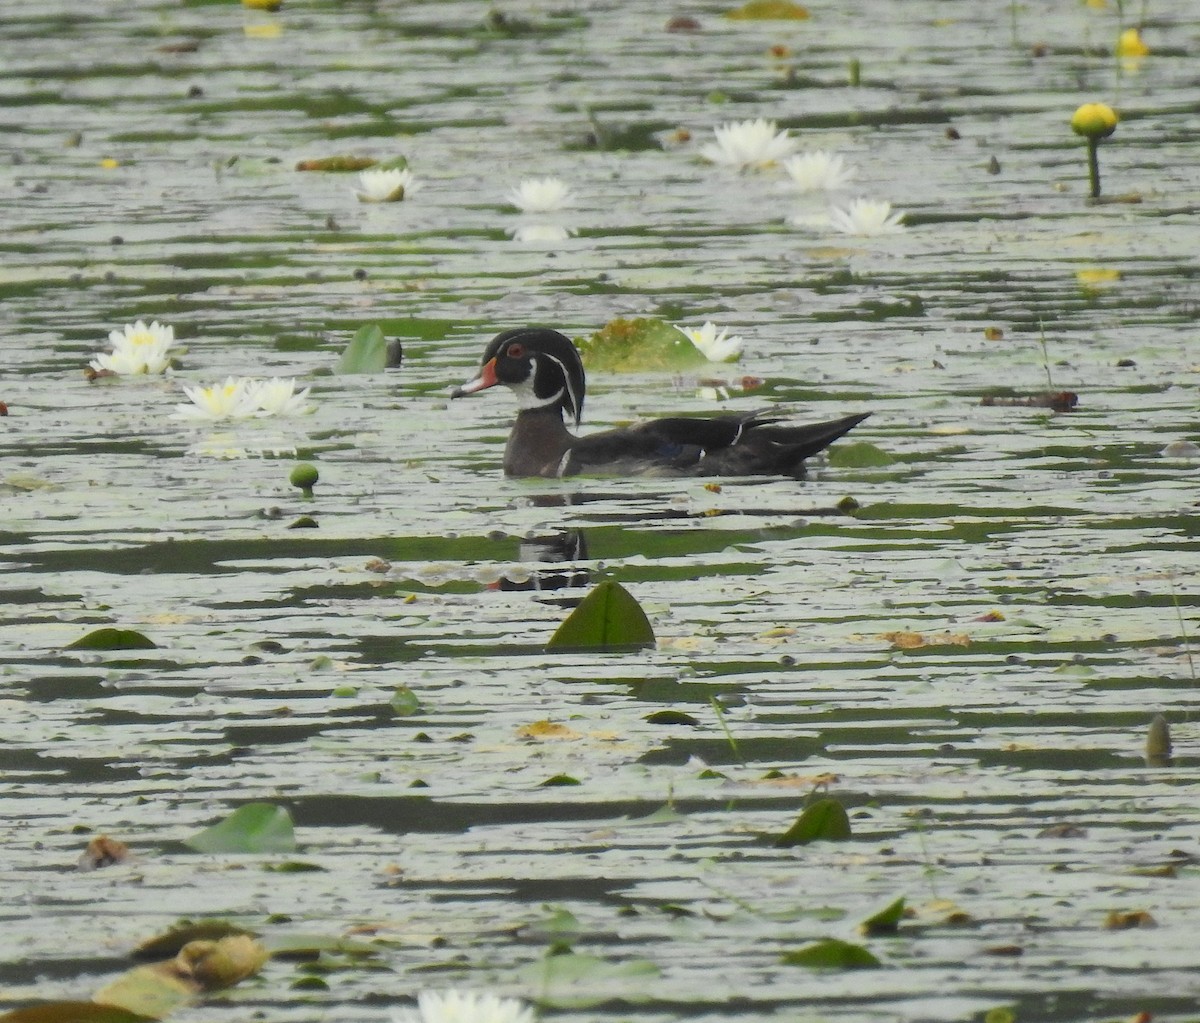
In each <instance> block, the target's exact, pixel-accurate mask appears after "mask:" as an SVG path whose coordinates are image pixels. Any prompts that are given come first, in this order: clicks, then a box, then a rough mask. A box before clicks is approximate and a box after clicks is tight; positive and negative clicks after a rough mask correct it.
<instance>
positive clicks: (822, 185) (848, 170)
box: [783, 149, 858, 192]
mask: <svg viewBox="0 0 1200 1023" xmlns="http://www.w3.org/2000/svg"><path fill="white" fill-rule="evenodd" d="M783 169H784V170H785V171H787V172H788V176H789V177H790V178H791V179H792V181H793V182H795V184H796V187H797V188H798V189H799V190H800V191H801V192H835V191H837V190H838V189H839V188H845V187H846V185H848V184H849V183H850V182H851V181H853V180H854V179H855V177H857V176H858V168H857V167H855V166H853V165H852V164H848V163H846V161H845V160H844V159H842V156H841V154H839V153H830V152H829V151H828V150H825V149H818V150H816V151H814V152H811V153H800V154H798V155H797V156H793V157H789V158H788V159H787V160H785V161H784V164H783Z"/></svg>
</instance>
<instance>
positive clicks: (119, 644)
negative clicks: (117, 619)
mask: <svg viewBox="0 0 1200 1023" xmlns="http://www.w3.org/2000/svg"><path fill="white" fill-rule="evenodd" d="M67 649H68V650H157V649H158V644H157V643H155V642H154V641H153V640H151V639H148V638H147V637H146V636H143V635H142V634H141V633H140V632H137V631H136V630H134V629H114V628H104V629H96V630H95V631H93V632H89V633H88V634H87V635H86V636H82V637H80V638H79V639H77V640H75V642H74V643H68V644H67Z"/></svg>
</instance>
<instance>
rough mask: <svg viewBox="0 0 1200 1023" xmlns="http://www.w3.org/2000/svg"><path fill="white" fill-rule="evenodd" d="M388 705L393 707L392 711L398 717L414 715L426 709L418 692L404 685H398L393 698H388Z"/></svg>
mask: <svg viewBox="0 0 1200 1023" xmlns="http://www.w3.org/2000/svg"><path fill="white" fill-rule="evenodd" d="M388 706H389V707H391V708H392V713H393V714H395V715H396V717H398V718H409V717H412V716H413V715H414V714H419V713H420V712H421V711H422V710H423V709H424V708H423V707H422V706H421V701H420V699H418V698H417V694H416V693H414V692H413V691H412V690H411V689H409V688H408V686H404V685H401V686H396V688H395V690H394V691H393V693H392V698H391V699H390V700H388Z"/></svg>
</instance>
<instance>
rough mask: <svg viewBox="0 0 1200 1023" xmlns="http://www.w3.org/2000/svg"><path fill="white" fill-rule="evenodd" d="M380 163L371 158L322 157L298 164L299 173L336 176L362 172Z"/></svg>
mask: <svg viewBox="0 0 1200 1023" xmlns="http://www.w3.org/2000/svg"><path fill="white" fill-rule="evenodd" d="M378 162H379V161H378V160H375V159H372V158H371V157H369V156H322V157H319V158H318V159H316V160H301V161H300V162H299V163H297V164H296V170H298V171H327V172H332V173H335V174H338V173H344V172H346V171H361V170H366V169H367V168H368V167H374V166H375V164H377V163H378Z"/></svg>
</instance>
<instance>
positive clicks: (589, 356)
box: [577, 317, 708, 373]
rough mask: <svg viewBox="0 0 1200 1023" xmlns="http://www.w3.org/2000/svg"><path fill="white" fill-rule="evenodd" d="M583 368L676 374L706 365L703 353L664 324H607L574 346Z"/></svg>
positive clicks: (648, 321)
mask: <svg viewBox="0 0 1200 1023" xmlns="http://www.w3.org/2000/svg"><path fill="white" fill-rule="evenodd" d="M577 346H578V348H579V354H580V355H581V356H582V357H583V364H584V366H586V367H587V368H588V369H594V370H599V371H601V372H606V373H650V372H664V371H665V372H678V371H680V370H685V369H694V368H696V367H698V366H704V365H706V364H707V363H708V359H707V358H705V356H704V353H703V352H701V351H700V349H699V348H697V347H696V346H695V345H694V344H692V342H691V339H690V338H689V337H688V336H687V335H686V334H684V333H683V331H681V330H680V329H679V328H678V327H675V326H673V325H671V324H670V323H667V322H666V320H659V319H655V318H649V317H647V318H641V319H636V320H624V319H616V320H610V321H609V322H608V323H606V324H605V325H604V326H603V327H602V328H601V329H600V330H598V331H597V332H596V333H595V334H593V335H592V336H591V337H590V338H585V339H583V340H581V341H579V342H578V343H577Z"/></svg>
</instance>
